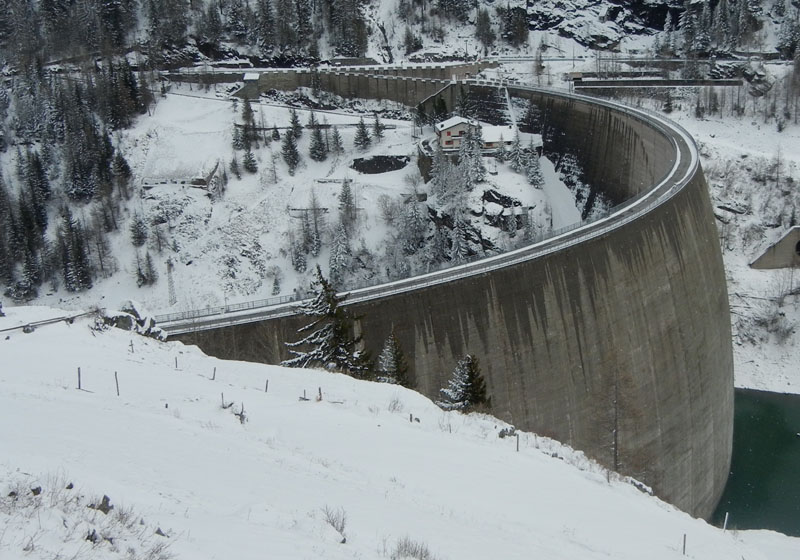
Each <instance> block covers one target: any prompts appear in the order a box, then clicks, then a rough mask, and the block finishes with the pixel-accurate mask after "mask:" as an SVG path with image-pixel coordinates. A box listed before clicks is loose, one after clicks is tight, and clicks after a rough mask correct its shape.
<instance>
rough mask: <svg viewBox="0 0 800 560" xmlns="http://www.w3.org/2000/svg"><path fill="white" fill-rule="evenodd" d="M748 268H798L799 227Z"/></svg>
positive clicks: (789, 232)
mask: <svg viewBox="0 0 800 560" xmlns="http://www.w3.org/2000/svg"><path fill="white" fill-rule="evenodd" d="M750 268H757V269H762V270H763V269H771V268H800V226H794V227H792V228H790V229H789V231H787V232H786V234H784V236H783V237H781V238H780V239H779V240H778V241H777V242H775V243H773V244H772V245H771V246H770V247H769V248H768V249H767V250H766V251H764V253H763V254H762V255H761V256H760V257H758V258H757V259H756V260H754V261H753V262H752V263H750Z"/></svg>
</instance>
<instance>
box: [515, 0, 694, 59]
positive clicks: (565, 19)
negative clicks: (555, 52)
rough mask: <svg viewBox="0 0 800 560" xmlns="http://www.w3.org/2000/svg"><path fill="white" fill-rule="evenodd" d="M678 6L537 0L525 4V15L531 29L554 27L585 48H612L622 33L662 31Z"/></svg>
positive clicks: (664, 1) (650, 0) (651, 0)
mask: <svg viewBox="0 0 800 560" xmlns="http://www.w3.org/2000/svg"><path fill="white" fill-rule="evenodd" d="M680 6H681V4H680V2H676V1H673V0H630V1H628V0H617V1H616V2H613V3H612V2H606V1H603V0H540V1H537V2H536V3H535V4H534V3H529V5H528V16H529V25H530V28H531V29H532V30H539V31H544V30H555V31H558V34H559V35H561V36H562V37H569V38H572V39H575V40H576V41H578V42H579V43H580V44H582V45H584V46H587V47H592V48H597V49H615V48H616V47H617V46H618V45H619V42H620V41H621V40H622V38H623V37H624V36H626V35H631V34H634V35H640V34H644V35H649V34H651V33H653V32H655V31H658V30H662V29H663V28H664V21H665V20H666V17H667V11H668V10H670V9H672V10H675V11H676V12H677V11H678V10H679V9H680ZM675 15H677V14H675Z"/></svg>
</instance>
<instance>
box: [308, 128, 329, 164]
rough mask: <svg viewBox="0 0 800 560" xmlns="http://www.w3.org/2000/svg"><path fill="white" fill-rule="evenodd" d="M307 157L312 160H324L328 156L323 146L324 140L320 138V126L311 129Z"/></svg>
mask: <svg viewBox="0 0 800 560" xmlns="http://www.w3.org/2000/svg"><path fill="white" fill-rule="evenodd" d="M309 157H311V159H313V160H314V161H325V160H326V159H327V158H328V149H327V147H326V146H325V140H324V139H323V138H322V130H321V129H320V128H314V129H312V130H311V146H310V148H309Z"/></svg>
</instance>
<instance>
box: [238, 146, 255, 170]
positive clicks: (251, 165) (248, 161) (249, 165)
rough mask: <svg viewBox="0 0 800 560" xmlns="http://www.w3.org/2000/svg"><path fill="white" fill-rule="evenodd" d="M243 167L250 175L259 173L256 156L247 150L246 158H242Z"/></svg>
mask: <svg viewBox="0 0 800 560" xmlns="http://www.w3.org/2000/svg"><path fill="white" fill-rule="evenodd" d="M242 167H244V170H245V171H247V172H248V173H256V172H258V163H257V162H256V156H254V155H253V152H252V151H250V150H247V151H246V152H245V154H244V158H242Z"/></svg>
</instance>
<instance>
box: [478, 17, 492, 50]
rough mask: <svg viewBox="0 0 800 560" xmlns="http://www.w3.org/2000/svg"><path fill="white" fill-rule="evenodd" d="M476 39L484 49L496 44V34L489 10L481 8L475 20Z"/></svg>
mask: <svg viewBox="0 0 800 560" xmlns="http://www.w3.org/2000/svg"><path fill="white" fill-rule="evenodd" d="M475 38H476V39H478V41H480V42H481V44H482V45H483V47H484V49H488V48H490V47H491V46H492V45H493V44H494V40H495V38H496V37H495V34H494V30H493V29H492V20H491V18H490V17H489V10H487V9H485V8H481V9H479V10H478V15H477V17H476V18H475Z"/></svg>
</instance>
